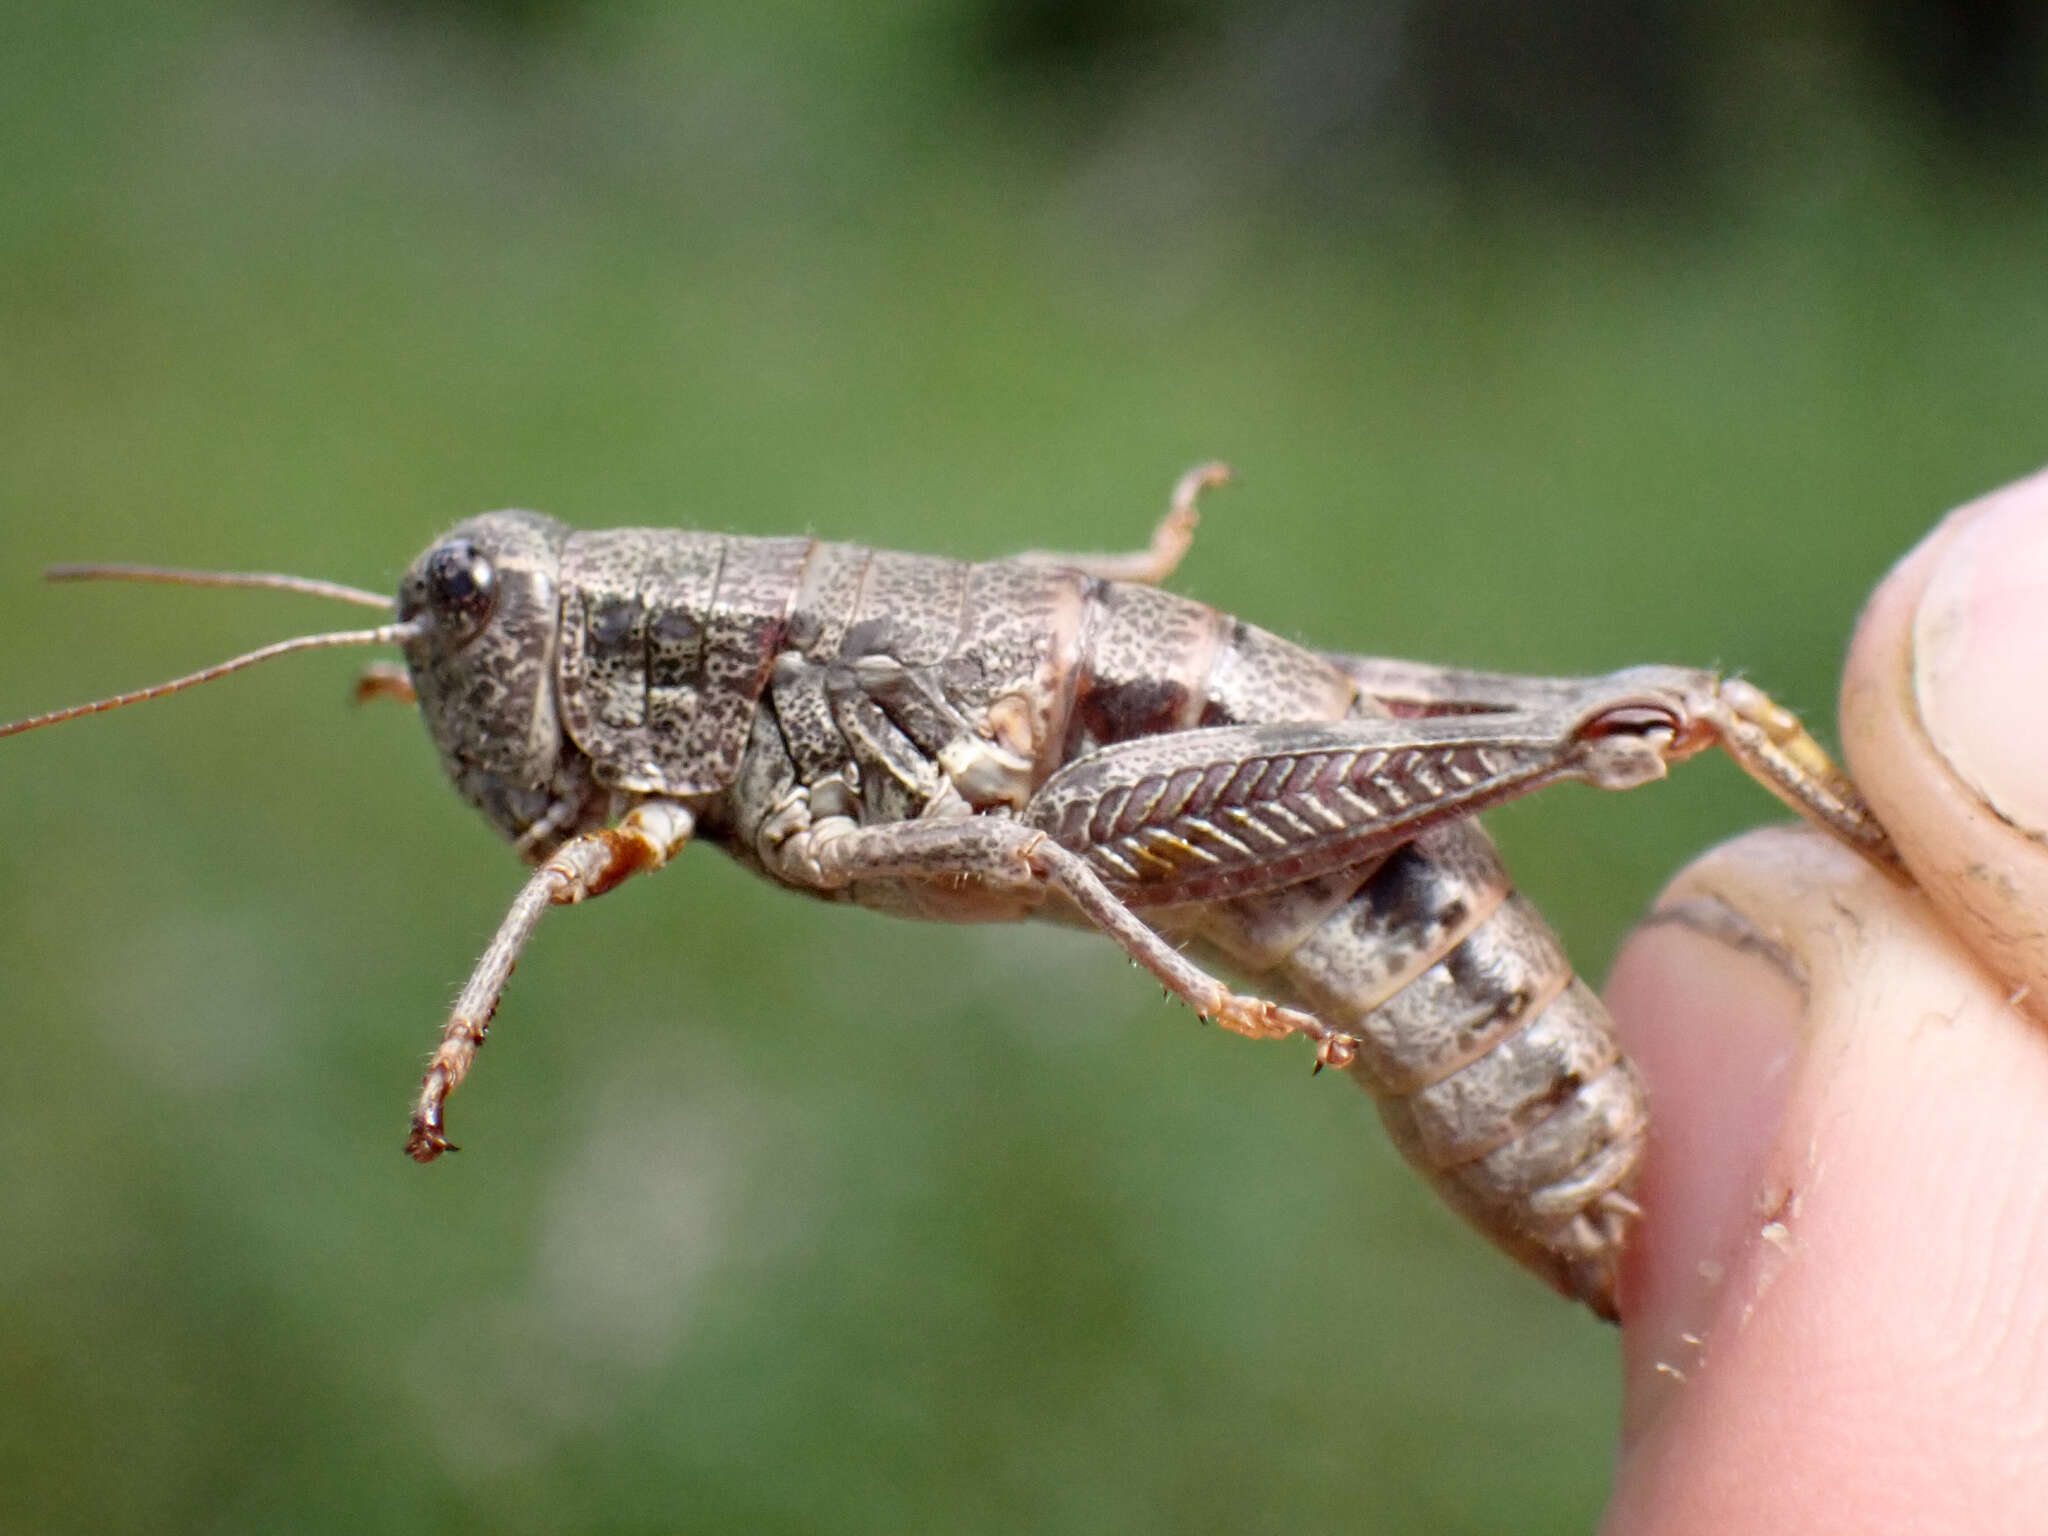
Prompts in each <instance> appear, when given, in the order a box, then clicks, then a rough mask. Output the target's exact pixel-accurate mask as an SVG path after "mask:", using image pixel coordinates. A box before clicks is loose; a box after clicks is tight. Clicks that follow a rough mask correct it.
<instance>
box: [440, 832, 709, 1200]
mask: <svg viewBox="0 0 2048 1536" xmlns="http://www.w3.org/2000/svg"><path fill="white" fill-rule="evenodd" d="M694 824H695V823H694V819H693V818H692V817H691V815H690V813H689V811H687V810H686V809H684V808H683V807H682V806H680V805H678V804H676V803H675V802H674V801H672V800H648V801H644V802H643V803H641V804H639V805H636V806H635V807H634V808H633V809H632V810H630V811H628V812H627V813H626V814H625V816H624V817H623V818H622V819H621V820H620V822H619V824H618V825H617V826H616V827H604V828H601V829H600V830H598V831H596V832H586V833H584V834H583V835H582V836H581V837H575V838H571V839H570V840H569V841H568V842H566V843H564V844H563V845H562V846H561V847H560V848H558V849H557V850H555V854H554V856H553V857H552V858H550V859H549V860H548V861H547V863H545V864H543V865H541V867H540V868H539V869H537V870H535V871H534V873H533V877H532V878H531V879H530V880H528V881H527V882H526V885H525V887H524V888H523V889H522V890H521V891H520V892H519V895H518V896H517V897H515V898H514V900H513V902H512V910H511V911H509V912H507V913H506V914H505V920H504V922H502V923H500V924H499V925H498V932H497V935H496V937H494V938H493V939H492V940H491V943H490V947H489V948H488V949H486V950H485V951H484V953H483V958H482V959H480V960H478V961H477V963H476V969H475V970H474V971H472V972H471V973H470V977H469V982H468V984H467V985H466V986H464V987H463V989H462V995H461V996H460V997H458V998H456V1000H455V1010H454V1012H452V1013H451V1014H450V1015H449V1016H448V1022H447V1024H446V1025H444V1026H443V1027H442V1030H441V1043H440V1045H439V1046H437V1047H436V1048H435V1050H434V1055H433V1059H432V1061H430V1062H429V1063H428V1065H427V1073H426V1077H425V1078H424V1079H423V1080H422V1081H421V1083H420V1092H419V1097H418V1099H416V1100H415V1101H414V1104H413V1111H412V1134H411V1135H409V1136H408V1137H407V1138H406V1141H405V1150H406V1152H407V1153H408V1154H410V1155H411V1157H412V1158H413V1159H414V1160H415V1161H417V1162H422V1163H430V1162H432V1161H433V1160H434V1159H435V1158H437V1157H439V1156H440V1155H441V1154H442V1153H443V1152H453V1151H454V1150H455V1147H454V1145H453V1144H452V1143H451V1142H450V1141H449V1140H448V1138H447V1136H446V1134H445V1133H444V1128H443V1126H442V1106H443V1105H444V1104H446V1102H447V1099H448V1095H449V1094H451V1093H453V1092H454V1091H455V1087H456V1085H457V1084H458V1083H460V1082H461V1081H462V1079H463V1078H464V1077H465V1076H466V1075H467V1074H468V1072H469V1068H470V1063H471V1062H473V1061H474V1060H475V1059H476V1053H477V1049H478V1047H480V1046H481V1045H482V1044H483V1043H484V1035H485V1033H486V1032H487V1031H488V1030H489V1029H490V1027H491V1015H492V1014H494V1013H496V1012H497V1010H498V998H499V995H500V994H501V993H503V992H504V990H505V982H506V980H507V978H509V977H510V976H511V974H512V967H513V965H514V964H515V963H517V961H518V959H519V952H520V951H521V950H522V949H524V948H525V947H526V943H527V940H529V939H531V938H532V937H533V931H534V929H535V928H537V927H539V926H540V919H541V914H542V913H544V912H546V911H547V909H548V908H549V907H551V906H554V905H557V904H559V903H567V902H574V901H582V900H584V899H585V898H586V897H590V896H602V895H603V894H604V893H605V892H606V891H608V890H610V889H611V888H612V887H613V886H615V885H617V884H618V883H619V882H620V881H621V880H624V879H625V878H626V877H627V876H628V875H632V874H637V873H639V872H640V871H641V870H649V871H652V870H656V869H659V868H661V866H662V865H664V864H666V863H667V862H668V861H669V860H670V859H672V858H674V857H675V855H676V853H677V852H678V851H679V850H680V849H681V848H682V846H683V844H685V843H686V842H688V841H689V840H690V832H691V829H692V827H693V826H694Z"/></svg>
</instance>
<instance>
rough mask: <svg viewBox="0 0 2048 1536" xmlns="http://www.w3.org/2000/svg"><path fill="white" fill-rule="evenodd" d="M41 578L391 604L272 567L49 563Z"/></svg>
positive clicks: (359, 591) (372, 594)
mask: <svg viewBox="0 0 2048 1536" xmlns="http://www.w3.org/2000/svg"><path fill="white" fill-rule="evenodd" d="M43 579H44V580H45V581H151V582H157V583H160V584H161V585H164V586H168V587H269V588H272V589H274V590H276V591H279V592H303V593H305V594H306V595H307V596H308V597H331V598H335V599H337V600H339V601H341V602H344V603H358V604H360V605H361V606H363V607H365V608H389V607H390V606H391V599H390V598H388V597H383V596H380V595H379V594H378V593H375V592H365V591H364V590H363V589H362V588H361V587H349V586H343V585H342V584H341V583H340V582H338V581H320V580H318V579H316V578H314V577H311V576H285V575H281V574H280V573H278V572H276V571H186V570H179V569H177V568H176V567H174V566H168V565H53V566H51V567H50V568H49V569H48V570H46V571H44V572H43Z"/></svg>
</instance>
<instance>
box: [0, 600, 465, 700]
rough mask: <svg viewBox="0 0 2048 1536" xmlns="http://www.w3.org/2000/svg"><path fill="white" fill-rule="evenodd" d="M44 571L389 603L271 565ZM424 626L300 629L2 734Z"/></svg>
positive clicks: (413, 632)
mask: <svg viewBox="0 0 2048 1536" xmlns="http://www.w3.org/2000/svg"><path fill="white" fill-rule="evenodd" d="M43 575H44V576H45V577H46V578H47V579H48V580H50V581H149V582H159V583H162V584H164V585H167V586H179V587H268V588H270V589H272V590H274V591H279V592H300V593H304V594H306V595H307V596H310V597H331V598H334V599H336V600H338V601H340V602H344V603H357V604H360V605H361V606H363V607H365V608H384V609H388V608H390V606H391V599H390V598H388V597H381V596H379V595H378V594H377V593H375V592H365V591H364V590H363V589H362V588H361V587H349V586H344V585H342V584H341V583H340V582H338V581H319V580H316V579H314V578H313V577H311V576H285V575H281V574H279V573H278V572H275V571H187V570H179V569H176V568H174V567H171V566H162V565H53V566H51V567H50V568H49V569H48V570H47V571H45V572H44V573H43ZM425 632H426V625H425V623H424V621H423V620H419V619H414V620H412V621H411V622H409V623H405V624H379V625H378V626H377V627H376V628H375V629H338V630H332V631H329V632H328V633H326V634H319V635H299V636H297V637H295V638H293V639H290V640H279V641H276V642H274V643H273V644H270V645H265V646H260V647H258V648H257V649H256V650H253V651H248V652H245V653H244V654H243V655H240V656H231V657H229V658H228V659H227V660H226V661H222V662H216V663H215V664H214V665H212V666H210V667H201V668H200V669H199V670H198V671H197V672H188V673H186V674H185V675H184V676H183V677H174V678H172V679H171V680H170V681H169V682H167V683H153V684H151V685H150V686H149V687H147V688H137V689H135V690H134V691H133V692H132V693H117V694H113V695H111V696H110V697H108V698H104V699H93V700H91V701H90V702H88V703H85V704H73V705H71V706H70V707H69V708H66V709H53V710H51V711H50V712H49V713H48V714H43V715H30V716H28V718H26V719H24V720H10V721H8V722H7V723H6V724H4V725H0V736H19V735H20V734H21V733H22V732H23V731H33V730H36V729H38V728H40V727H42V726H45V725H62V724H63V723H64V722H65V721H66V720H76V719H79V718H80V717H81V716H84V715H100V714H105V713H106V712H107V711H108V710H110V709H119V708H120V707H121V706H122V705H124V704H140V703H142V702H143V701H144V700H147V699H160V698H163V697H164V696H165V695H166V694H172V693H182V692H183V691H184V690H185V689H187V688H196V687H198V686H199V685H200V684H201V683H210V682H212V681H213V680H214V679H215V678H219V677H226V676H227V675H228V674H229V673H230V672H239V671H241V670H242V668H244V667H253V666H255V665H256V663H257V662H259V661H269V660H270V659H271V658H272V657H274V656H289V655H290V654H291V653H292V652H293V651H316V650H324V649H326V648H327V647H329V646H336V645H402V644H404V643H405V642H406V641H408V640H412V639H416V638H417V637H418V636H420V635H422V634H424V633H425Z"/></svg>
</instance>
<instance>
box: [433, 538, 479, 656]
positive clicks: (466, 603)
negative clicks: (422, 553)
mask: <svg viewBox="0 0 2048 1536" xmlns="http://www.w3.org/2000/svg"><path fill="white" fill-rule="evenodd" d="M424 574H425V577H426V588H427V590H426V599H427V604H428V606H429V607H431V608H432V609H433V610H434V617H435V618H436V619H438V620H439V621H440V622H441V623H442V624H443V625H444V626H446V627H447V628H449V629H450V630H453V631H455V632H456V633H457V634H458V635H460V636H462V637H464V638H467V637H468V636H470V635H473V634H475V633H476V632H477V631H478V630H480V629H482V628H483V627H484V620H486V619H487V618H489V617H490V614H491V605H492V603H493V602H494V601H496V598H497V573H496V572H495V571H493V570H492V569H491V562H490V561H489V560H487V559H485V558H484V556H483V554H482V552H481V551H479V550H478V549H477V547H476V546H475V545H474V544H472V543H470V542H469V540H467V539H450V540H449V541H448V542H447V543H446V544H443V545H442V546H441V547H440V548H439V549H436V550H435V551H434V552H433V553H432V554H431V555H429V556H427V566H426V571H425V572H424Z"/></svg>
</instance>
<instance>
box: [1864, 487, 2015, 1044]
mask: <svg viewBox="0 0 2048 1536" xmlns="http://www.w3.org/2000/svg"><path fill="white" fill-rule="evenodd" d="M2044 695H2048V471H2044V472H2042V473H2039V474H2036V475H2033V476H2031V477H2029V478H2028V479H2025V480H2021V481H2018V482H2016V483H2014V484H2012V485H2010V486H2006V487H2005V488H2003V489H2001V490H1999V491H1996V492H1993V493H1992V494H1991V495H1989V496H1986V497H1983V498H1981V499H1980V500H1978V501H1976V502H1973V503H1971V504H1970V505H1968V506H1966V507H1963V508H1960V509H1958V510H1957V511H1956V512H1954V513H1952V514H1950V515H1949V516H1948V517H1947V518H1946V519H1944V520H1943V522H1942V523H1941V525H1940V526H1939V527H1937V528H1936V529H1935V530H1934V532H1933V533H1931V534H1929V535H1928V537H1927V538H1926V539H1925V540H1924V541H1922V543H1921V544H1920V546H1919V547H1918V548H1917V549H1915V550H1914V551H1913V552H1912V553H1911V554H1909V555H1908V556H1907V557H1906V558H1905V559H1904V560H1903V561H1901V562H1900V563H1899V565H1898V566H1897V567H1896V568H1895V569H1894V570H1893V571H1892V572H1891V574H1890V575H1889V576H1887V577H1886V578H1885V580H1884V581H1883V582H1882V583H1881V584H1880V585H1879V587H1878V589H1877V591H1876V592H1875V593H1874V594H1873V595H1872V597H1871V600H1870V603H1869V604H1868V606H1867V607H1866V608H1865V610H1864V614H1863V618H1862V620H1861V622H1860V623H1859V624H1858V626H1857V632H1856V638H1855V641H1854V643H1853V644H1852V646H1851V648H1850V654H1849V663H1848V669H1847V671H1846V673H1845V675H1844V680H1843V687H1842V738H1843V749H1844V753H1845V755H1846V756H1847V758H1848V760H1849V766H1850V769H1851V771H1852V772H1853V774H1854V775H1855V778H1856V781H1857V783H1858V784H1859V786H1861V788H1862V790H1863V792H1864V794H1865V795H1866V797H1867V798H1868V799H1869V800H1870V802H1871V805H1872V806H1873V807H1874V808H1875V810H1876V811H1877V814H1878V816H1879V819H1880V820H1882V821H1883V822H1884V824H1885V827H1886V829H1887V830H1888V831H1890V832H1891V834H1892V836H1893V839H1894V840H1895V841H1896V842H1897V844H1898V846H1899V849H1900V852H1901V854H1902V855H1903V856H1904V858H1905V861H1906V863H1907V865H1908V867H1909V868H1910V869H1911V870H1912V873H1913V875H1914V878H1915V879H1916V880H1917V881H1918V882H1919V883H1920V885H1921V887H1922V888H1923V889H1924V890H1925V891H1926V893H1927V895H1928V897H1929V899H1930V900H1932V901H1933V902H1934V904H1935V905H1936V907H1938V908H1939V909H1940V911H1941V913H1942V915H1943V917H1944V918H1945V919H1946V920H1947V922H1948V923H1949V925H1950V926H1951V927H1952V928H1953V929H1954V930H1955V932H1956V933H1957V934H1958V936H1960V937H1961V938H1962V939H1963V941H1964V942H1965V943H1966V944H1967V945H1968V946H1969V947H1970V948H1971V949H1972V950H1973V951H1974V952H1975V953H1976V954H1977V955H1978V956H1979V957H1980V958H1982V959H1983V961H1984V962H1985V963H1986V964H1987V965H1988V966H1989V967H1990V968H1991V969H1992V970H1993V971H1994V972H1995V973H1997V974H1998V975H2000V976H2002V977H2004V978H2005V979H2006V980H2007V982H2008V983H2009V987H2010V989H2011V990H2014V991H2016V992H2022V993H2024V994H2025V996H2026V997H2027V998H2028V1000H2030V1002H2031V1004H2032V1006H2033V1009H2034V1011H2035V1012H2036V1014H2037V1016H2039V1017H2042V1018H2048V928H2044V925H2043V924H2042V923H2041V921H2040V919H2039V914H2040V913H2041V912H2042V911H2044V910H2048V787H2044V786H2048V711H2043V710H2042V708H2041V707H2040V701H2041V699H2042V698H2043V697H2044Z"/></svg>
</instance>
